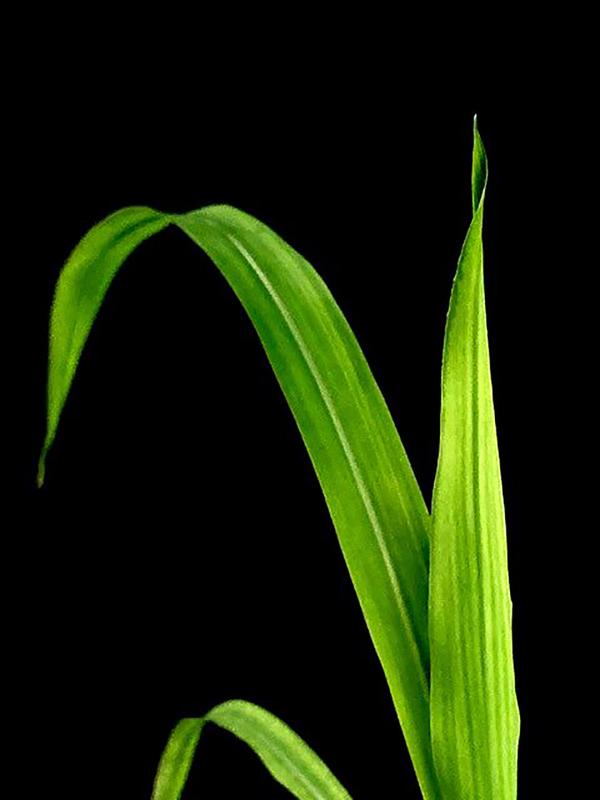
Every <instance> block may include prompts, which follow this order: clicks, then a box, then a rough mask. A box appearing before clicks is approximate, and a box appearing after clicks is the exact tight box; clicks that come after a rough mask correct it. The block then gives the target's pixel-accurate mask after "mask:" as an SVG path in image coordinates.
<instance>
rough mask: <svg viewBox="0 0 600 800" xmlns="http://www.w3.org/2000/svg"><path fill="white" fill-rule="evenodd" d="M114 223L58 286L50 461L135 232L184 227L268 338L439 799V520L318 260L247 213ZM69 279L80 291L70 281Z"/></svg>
mask: <svg viewBox="0 0 600 800" xmlns="http://www.w3.org/2000/svg"><path fill="white" fill-rule="evenodd" d="M140 214H141V216H142V221H141V222H140V223H139V224H140V226H141V227H140V228H139V229H138V228H137V227H136V228H135V231H134V232H133V233H127V234H126V237H129V238H126V247H125V246H123V244H122V238H121V237H122V236H123V231H124V230H125V231H128V230H129V228H128V225H131V224H135V225H137V224H138V217H137V216H136V215H140ZM132 215H133V218H134V223H132V222H131V219H132ZM108 220H110V221H111V222H110V225H107V222H108ZM108 220H105V221H104V222H103V223H100V225H98V226H96V228H94V229H92V231H91V232H90V234H88V237H86V238H84V240H83V241H82V243H80V245H79V246H78V247H77V248H76V249H75V251H74V254H73V255H72V256H71V259H69V261H68V262H67V264H66V265H65V268H64V269H63V272H62V274H61V277H60V279H59V283H58V286H57V292H56V299H55V303H54V305H53V312H52V323H51V324H52V330H53V332H54V335H53V340H54V341H53V342H51V368H50V372H49V413H48V433H47V437H46V441H45V445H44V451H43V453H42V459H41V464H42V465H43V459H44V457H45V454H46V452H47V450H48V448H49V446H50V445H51V443H52V440H53V438H54V435H55V432H56V426H57V424H58V419H59V417H60V412H61V410H62V407H63V405H64V402H65V400H66V397H67V393H68V390H69V387H70V385H71V381H72V379H73V375H74V373H75V369H76V366H77V362H78V359H79V356H80V353H81V350H82V348H83V346H84V344H85V340H86V337H87V335H88V334H89V331H90V328H91V325H92V322H93V319H94V317H95V314H96V313H97V311H98V308H99V305H100V303H101V301H102V297H103V292H106V290H107V289H108V286H109V284H110V280H111V279H112V277H113V276H114V274H115V272H116V270H117V269H118V268H119V267H120V266H121V264H122V263H123V260H124V258H125V257H126V255H127V254H128V253H129V252H131V249H133V247H134V246H135V241H137V240H136V239H135V237H136V236H137V237H138V239H139V241H143V239H144V238H146V236H145V234H146V233H147V232H148V231H150V232H149V233H148V235H151V232H154V230H155V229H156V230H160V229H162V227H164V226H165V225H167V224H169V223H175V224H176V225H177V226H178V227H179V228H181V229H182V230H183V231H184V232H185V233H186V234H187V235H188V236H189V237H190V238H191V239H192V240H193V241H195V242H196V244H198V245H199V246H200V247H201V248H202V249H203V250H204V251H205V252H206V253H207V254H208V255H209V257H210V258H211V259H212V260H213V262H214V263H215V264H216V265H217V267H218V268H219V270H220V271H221V273H222V274H223V275H224V277H225V279H226V280H227V281H228V282H229V283H230V285H231V286H232V288H233V290H234V292H235V294H236V295H237V297H238V299H239V300H240V301H241V302H242V305H243V306H244V307H245V309H246V311H247V312H248V315H249V316H250V319H251V320H252V322H253V324H254V327H255V328H256V330H257V332H258V335H259V337H260V338H261V341H262V343H263V346H264V348H265V351H266V354H267V357H268V358H269V360H270V362H271V365H272V366H273V369H274V371H275V374H276V376H277V379H278V381H279V383H280V386H281V387H282V389H283V391H284V394H285V396H286V398H287V400H288V403H289V405H290V408H291V410H292V412H293V414H294V416H295V418H296V422H297V424H298V426H299V428H300V431H301V434H302V437H303V439H304V442H305V444H306V446H307V449H308V451H309V454H310V457H311V460H312V462H313V465H314V467H315V470H316V472H317V475H318V477H319V481H320V483H321V486H322V488H323V491H324V494H325V498H326V501H327V504H328V506H329V510H330V513H331V516H332V519H333V521H334V525H335V528H336V531H337V534H338V539H339V541H340V545H341V547H342V551H343V554H344V558H345V560H346V563H347V565H348V568H349V571H350V575H351V578H352V581H353V583H354V586H355V589H356V592H357V595H358V598H359V602H360V605H361V607H362V610H363V614H364V616H365V620H366V622H367V626H368V628H369V631H370V634H371V638H372V640H373V643H374V646H375V649H376V651H377V653H378V656H379V659H380V661H381V664H382V666H383V669H384V673H385V676H386V679H387V682H388V685H389V687H390V692H391V695H392V699H393V702H394V706H395V709H396V712H397V715H398V717H399V720H400V723H401V726H402V729H403V732H404V736H405V739H406V742H407V745H408V749H409V752H410V755H411V758H412V760H413V764H414V766H415V771H416V773H417V777H418V780H419V783H420V785H421V788H422V791H423V794H424V796H425V797H426V798H427V800H435V798H437V797H438V794H437V788H436V778H435V771H434V767H433V760H432V755H431V744H430V735H429V685H428V669H429V652H428V650H429V645H428V626H427V580H428V559H429V552H428V550H429V526H430V520H429V516H428V513H427V509H426V507H425V503H424V501H423V498H422V496H421V493H420V490H419V487H418V486H417V483H416V480H415V478H414V474H413V472H412V469H411V467H410V464H409V462H408V459H407V457H406V453H405V452H404V448H403V446H402V443H401V441H400V438H399V436H398V432H397V430H396V427H395V425H394V423H393V421H392V419H391V416H390V414H389V411H388V409H387V406H386V404H385V402H384V400H383V397H382V396H381V393H380V391H379V388H378V386H377V384H376V382H375V380H374V378H373V376H372V374H371V371H370V369H369V367H368V364H367V362H366V360H365V358H364V355H363V354H362V351H361V350H360V347H359V346H358V343H357V342H356V339H355V337H354V335H353V333H352V331H351V329H350V327H349V325H348V323H347V321H346V319H345V318H344V316H343V315H342V313H341V311H340V310H339V308H338V306H337V304H336V303H335V301H334V299H333V297H332V296H331V294H330V292H329V290H328V289H327V287H326V286H325V284H324V283H323V281H322V280H321V279H320V278H319V276H318V275H317V274H316V272H315V271H314V270H313V268H312V267H311V266H310V265H309V264H308V263H307V262H306V261H305V260H304V259H303V258H302V257H301V256H300V255H299V254H298V253H296V252H295V251H294V250H293V249H292V248H291V247H290V246H289V245H287V244H286V243H285V242H284V241H283V240H282V239H281V238H280V237H278V236H277V235H276V234H275V233H274V232H273V231H271V230H270V229H269V228H267V226H265V225H263V224H262V223H260V222H258V220H256V219H254V218H253V217H250V216H249V215H247V214H244V213H243V212H241V211H238V210H236V209H232V208H230V207H227V206H212V207H208V208H205V209H201V210H200V211H197V212H192V213H190V214H187V215H178V216H173V215H171V216H167V215H161V214H160V213H159V212H155V211H153V210H152V209H142V210H140V209H124V210H122V211H121V212H117V214H115V215H111V217H109V218H108ZM119 221H120V222H121V229H119V224H118V223H119ZM99 234H102V235H101V236H100V245H101V246H98V247H97V253H96V256H95V257H94V253H93V248H90V241H92V244H93V243H94V242H97V241H98V235H99ZM111 236H112V237H113V238H112V240H111ZM94 237H96V238H94ZM134 240H135V241H134ZM138 243H139V242H138ZM130 245H131V247H130ZM82 251H83V255H82ZM82 265H83V266H82ZM95 273H101V275H100V277H97V276H96V277H95ZM74 276H75V277H76V280H74ZM86 276H87V278H89V280H90V281H91V282H92V291H91V299H88V298H86V297H85V288H86V280H85V278H86ZM73 284H74V285H75V287H76V289H77V291H76V292H75V293H73V292H72V291H70V290H69V287H70V286H71V285H73ZM65 285H66V288H65ZM73 331H75V334H74V333H73ZM61 336H62V338H63V339H64V341H62V340H61ZM56 340H58V341H56Z"/></svg>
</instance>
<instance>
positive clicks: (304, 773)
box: [152, 700, 350, 800]
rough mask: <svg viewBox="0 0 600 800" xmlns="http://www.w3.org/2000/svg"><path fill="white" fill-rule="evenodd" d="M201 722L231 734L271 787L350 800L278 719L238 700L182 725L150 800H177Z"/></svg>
mask: <svg viewBox="0 0 600 800" xmlns="http://www.w3.org/2000/svg"><path fill="white" fill-rule="evenodd" d="M206 722H213V723H215V725H219V727H221V728H224V729H225V730H227V731H229V732H230V733H233V734H234V735H235V736H237V737H238V738H239V739H241V740H242V741H243V742H245V743H246V744H247V745H249V746H250V747H251V748H252V749H253V750H254V752H255V753H256V755H257V756H258V757H259V758H260V759H261V760H262V762H263V763H264V765H265V767H266V768H267V769H268V770H269V772H270V773H271V775H272V776H273V777H274V778H275V780H276V781H278V782H279V783H281V784H282V785H283V786H285V788H286V789H288V790H289V791H290V792H291V793H292V794H293V795H294V797H297V798H299V800H350V795H349V794H348V792H347V791H346V790H345V789H344V787H343V786H342V785H341V784H340V783H339V781H338V780H337V779H336V778H335V776H334V775H333V774H332V773H331V771H330V770H329V769H328V767H326V766H325V764H324V763H323V762H322V761H321V759H320V758H319V757H318V756H317V755H316V754H315V753H314V752H313V751H312V750H311V748H310V747H309V746H308V745H307V744H306V743H305V742H304V741H303V740H302V739H301V738H300V737H299V736H298V735H297V734H295V733H294V732H293V731H292V730H291V729H290V728H289V727H288V726H287V725H285V724H284V723H283V722H282V721H281V720H280V719H278V718H277V717H275V716H274V715H273V714H270V713H269V712H268V711H265V710H264V709H262V708H260V707H259V706H255V705H253V704H252V703H247V702H245V701H242V700H231V701H230V702H228V703H223V704H222V705H220V706H216V707H215V708H213V709H212V711H210V712H209V713H208V714H206V716H204V717H202V718H201V719H183V720H181V722H180V723H179V724H178V725H177V726H176V727H175V729H174V730H173V732H172V734H171V737H170V739H169V741H168V743H167V746H166V748H165V750H164V753H163V755H162V758H161V760H160V764H159V767H158V771H157V773H156V780H155V783H154V791H153V793H152V800H179V798H180V797H181V793H182V791H183V788H184V786H185V782H186V780H187V776H188V773H189V770H190V767H191V763H192V759H193V757H194V753H195V751H196V745H197V744H198V740H199V738H200V734H201V732H202V729H203V727H204V725H205V723H206Z"/></svg>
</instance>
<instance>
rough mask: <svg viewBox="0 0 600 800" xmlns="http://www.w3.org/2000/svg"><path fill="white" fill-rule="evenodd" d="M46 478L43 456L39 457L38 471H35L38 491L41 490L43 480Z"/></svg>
mask: <svg viewBox="0 0 600 800" xmlns="http://www.w3.org/2000/svg"><path fill="white" fill-rule="evenodd" d="M45 477H46V462H45V459H44V456H43V455H41V456H40V460H39V461H38V469H37V476H36V479H35V482H36V485H37V488H38V489H41V488H42V486H43V485H44V479H45Z"/></svg>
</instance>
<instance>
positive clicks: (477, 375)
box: [429, 123, 519, 800]
mask: <svg viewBox="0 0 600 800" xmlns="http://www.w3.org/2000/svg"><path fill="white" fill-rule="evenodd" d="M474 137H475V138H474V148H473V176H472V187H473V220H472V222H471V225H470V227H469V231H468V233H467V237H466V240H465V243H464V246H463V249H462V252H461V255H460V259H459V262H458V269H457V273H456V277H455V280H454V284H453V288H452V295H451V300H450V309H449V312H448V319H447V324H446V336H445V343H444V357H443V367H442V416H441V436H440V453H439V461H438V468H437V474H436V480H435V486H434V493H433V542H432V553H431V575H430V623H429V624H430V647H431V728H432V742H433V755H434V760H435V765H436V768H437V772H438V778H439V781H440V788H441V793H442V797H443V798H444V800H488V798H489V800H492V798H493V800H514V798H515V797H516V774H517V772H516V767H517V741H518V733H519V714H518V708H517V703H516V696H515V683H514V670H513V659H512V636H511V617H512V605H511V600H510V591H509V584H508V568H507V553H506V532H505V522H504V505H503V498H502V485H501V477H500V464H499V458H498V444H497V439H496V428H495V421H494V405H493V399H492V384H491V377H490V362H489V352H488V340H487V327H486V313H485V298H484V283H483V245H482V223H483V203H484V197H485V187H486V182H487V161H486V156H485V151H484V148H483V144H482V141H481V138H480V136H479V133H478V130H477V124H476V123H475V129H474Z"/></svg>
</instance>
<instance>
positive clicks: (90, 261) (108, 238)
mask: <svg viewBox="0 0 600 800" xmlns="http://www.w3.org/2000/svg"><path fill="white" fill-rule="evenodd" d="M168 223H169V219H168V217H166V216H165V215H164V214H160V213H159V212H157V211H153V210H152V209H151V208H144V207H131V208H124V209H122V210H121V211H117V212H116V213H114V214H111V215H110V216H109V217H107V218H106V219H105V220H103V221H102V222H100V223H99V224H98V225H95V226H94V227H93V228H92V229H91V230H90V232H89V233H88V234H87V235H86V236H84V237H83V239H82V240H81V241H80V242H79V244H78V245H77V247H76V248H75V250H74V251H73V252H72V253H71V256H70V257H69V259H68V260H67V263H66V264H65V268H64V270H63V272H62V274H61V277H60V280H59V281H58V283H57V285H56V290H55V293H54V303H53V307H52V314H51V318H50V352H49V365H48V422H47V427H46V439H45V441H44V446H43V448H42V454H41V456H40V462H39V468H38V485H39V486H41V485H42V484H43V482H44V474H45V461H46V454H47V452H48V450H49V449H50V447H51V445H52V442H53V441H54V436H55V434H56V428H57V426H58V421H59V418H60V413H61V411H62V408H63V406H64V404H65V400H66V399H67V394H68V393H69V388H70V386H71V382H72V381H73V377H74V375H75V370H76V369H77V363H78V361H79V356H80V354H81V350H82V348H83V345H84V344H85V341H86V339H87V336H88V334H89V332H90V328H91V327H92V323H93V321H94V319H95V317H96V314H97V313H98V310H99V309H100V306H101V304H102V300H103V299H104V295H105V294H106V291H107V289H108V287H109V285H110V282H111V281H112V279H113V278H114V276H115V274H116V272H117V270H118V269H119V267H120V266H121V264H122V263H123V261H125V259H126V258H127V256H128V255H129V254H130V253H132V252H133V251H134V250H135V248H136V247H137V246H138V245H139V244H141V242H143V241H144V239H147V238H148V237H149V236H152V234H154V233H157V232H158V231H160V230H161V229H162V228H164V227H166V226H167V225H168ZM98 265H101V267H100V268H98Z"/></svg>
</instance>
